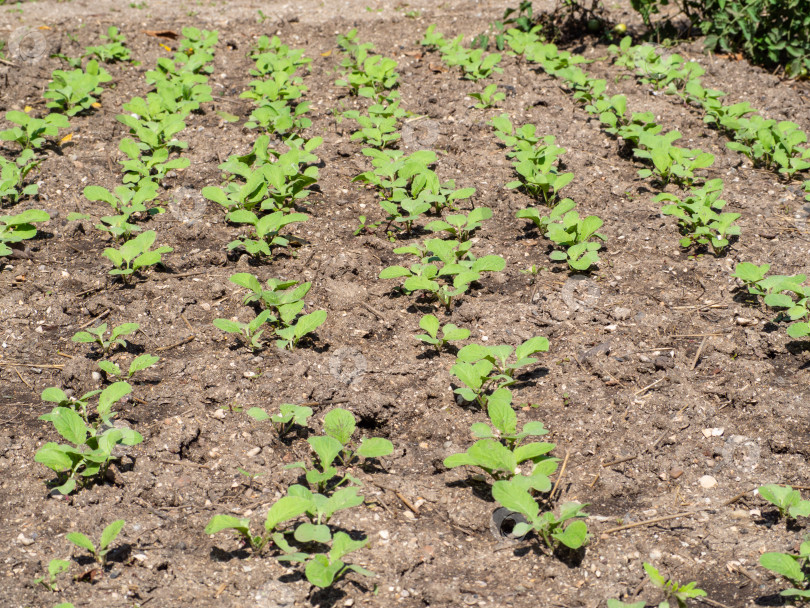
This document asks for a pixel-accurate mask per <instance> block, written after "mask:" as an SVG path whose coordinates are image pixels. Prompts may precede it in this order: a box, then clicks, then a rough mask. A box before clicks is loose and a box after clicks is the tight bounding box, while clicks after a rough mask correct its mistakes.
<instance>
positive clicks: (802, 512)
mask: <svg viewBox="0 0 810 608" xmlns="http://www.w3.org/2000/svg"><path fill="white" fill-rule="evenodd" d="M757 492H758V493H759V495H760V496H762V498H764V499H765V500H767V501H768V502H769V503H771V504H772V505H774V506H776V508H777V509H779V515H780V516H781V517H787V518H788V519H796V518H797V517H810V500H802V495H801V494H800V493H799V491H798V490H794V489H793V488H792V487H790V486H778V485H776V484H767V485H764V486H760V487H759V488H757Z"/></svg>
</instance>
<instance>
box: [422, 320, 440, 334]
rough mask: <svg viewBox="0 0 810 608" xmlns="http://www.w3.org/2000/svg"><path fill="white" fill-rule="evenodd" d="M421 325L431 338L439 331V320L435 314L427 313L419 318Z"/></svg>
mask: <svg viewBox="0 0 810 608" xmlns="http://www.w3.org/2000/svg"><path fill="white" fill-rule="evenodd" d="M419 327H421V328H422V329H424V330H425V331H426V332H427V333H428V334H429V335H430V337H431V338H435V337H436V334H437V333H438V332H439V320H438V319H437V318H436V317H435V316H434V315H425V316H423V317H422V318H421V319H420V320H419Z"/></svg>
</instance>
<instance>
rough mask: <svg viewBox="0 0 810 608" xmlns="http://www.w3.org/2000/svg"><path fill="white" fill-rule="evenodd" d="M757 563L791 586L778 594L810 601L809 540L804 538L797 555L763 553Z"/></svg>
mask: <svg viewBox="0 0 810 608" xmlns="http://www.w3.org/2000/svg"><path fill="white" fill-rule="evenodd" d="M759 564H760V565H761V566H762V567H763V568H766V569H768V570H770V571H771V572H773V573H775V574H778V575H779V576H781V577H783V578H785V579H787V581H788V582H789V583H790V584H791V585H792V586H793V588H792V589H785V590H784V591H782V592H780V594H779V595H781V596H783V597H787V598H795V599H796V600H797V601H802V600H806V601H810V540H805V541H804V542H803V543H802V544H801V545H800V546H799V554H798V555H793V554H791V553H763V554H762V555H760V556H759Z"/></svg>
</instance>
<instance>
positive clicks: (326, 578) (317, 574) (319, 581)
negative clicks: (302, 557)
mask: <svg viewBox="0 0 810 608" xmlns="http://www.w3.org/2000/svg"><path fill="white" fill-rule="evenodd" d="M343 566H344V564H343V562H342V561H340V560H338V561H336V562H333V563H330V562H329V559H328V558H327V557H326V556H325V555H316V556H315V557H313V558H312V560H311V561H310V562H309V563H308V564H307V567H306V569H305V571H304V572H305V574H306V576H307V580H308V581H309V582H310V583H312V584H313V585H315V586H316V587H320V588H322V589H323V588H325V587H329V586H330V585H331V584H332V583H333V582H334V580H335V577H336V576H337V575H338V573H339V572H340V571H341V570H342V569H343Z"/></svg>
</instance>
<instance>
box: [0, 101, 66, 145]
mask: <svg viewBox="0 0 810 608" xmlns="http://www.w3.org/2000/svg"><path fill="white" fill-rule="evenodd" d="M6 120H7V121H9V122H12V123H14V124H15V125H19V126H17V127H12V128H11V129H6V130H5V131H0V140H3V141H14V142H17V143H18V144H19V145H20V146H21V147H22V149H23V150H26V149H28V148H41V147H42V145H43V144H44V143H45V138H46V137H58V136H59V129H67V128H68V127H70V123H69V122H68V119H67V118H66V117H65V116H64V114H55V113H51V114H48V115H46V116H45V117H44V118H34V117H33V116H29V115H28V114H26V113H25V112H19V111H17V110H12V111H10V112H6Z"/></svg>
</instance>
